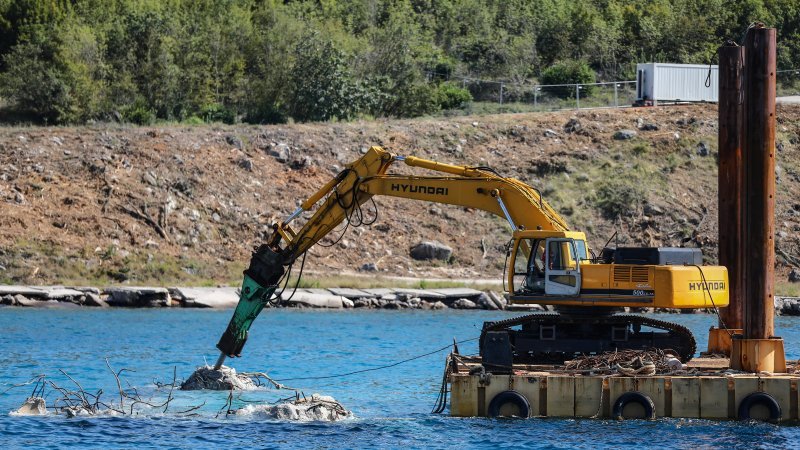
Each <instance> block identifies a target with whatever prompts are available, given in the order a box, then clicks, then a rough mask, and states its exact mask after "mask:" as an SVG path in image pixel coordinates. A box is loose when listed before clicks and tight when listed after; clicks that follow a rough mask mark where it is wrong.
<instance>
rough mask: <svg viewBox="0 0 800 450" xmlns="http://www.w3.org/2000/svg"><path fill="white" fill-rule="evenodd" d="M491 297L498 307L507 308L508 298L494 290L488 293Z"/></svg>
mask: <svg viewBox="0 0 800 450" xmlns="http://www.w3.org/2000/svg"><path fill="white" fill-rule="evenodd" d="M486 295H487V296H488V297H489V299H490V300H491V301H492V302H493V303H494V304H495V305H496V306H497V309H506V304H507V302H506V298H505V297H503V296H502V295H500V294H498V293H497V292H494V291H489V292H487V293H486Z"/></svg>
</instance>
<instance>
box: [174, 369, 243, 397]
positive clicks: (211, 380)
mask: <svg viewBox="0 0 800 450" xmlns="http://www.w3.org/2000/svg"><path fill="white" fill-rule="evenodd" d="M256 388H257V385H256V383H255V382H254V381H253V379H252V378H250V377H249V376H247V375H241V374H237V373H236V369H234V368H232V367H227V366H222V367H221V368H220V369H219V370H214V368H213V367H211V366H202V367H198V368H197V370H195V371H194V373H193V374H192V375H191V376H190V377H189V378H187V379H186V381H184V382H183V384H181V390H184V391H198V390H203V389H208V390H212V391H230V390H231V389H233V390H237V391H248V390H253V389H256Z"/></svg>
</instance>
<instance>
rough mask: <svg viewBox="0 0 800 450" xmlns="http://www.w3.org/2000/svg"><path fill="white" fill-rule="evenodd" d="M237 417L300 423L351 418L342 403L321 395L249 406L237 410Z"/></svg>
mask: <svg viewBox="0 0 800 450" xmlns="http://www.w3.org/2000/svg"><path fill="white" fill-rule="evenodd" d="M235 414H236V415H237V416H255V417H257V418H264V419H270V420H290V421H299V422H308V421H314V422H334V421H337V420H341V419H344V418H347V417H349V416H351V413H350V411H348V410H346V409H345V408H344V406H342V404H341V403H339V402H337V401H336V400H334V399H333V397H328V396H324V395H319V394H312V395H311V397H305V396H304V397H302V398H298V399H297V400H294V401H291V402H283V403H278V404H276V405H264V404H261V405H247V406H245V407H243V408H241V409H238V410H236V412H235Z"/></svg>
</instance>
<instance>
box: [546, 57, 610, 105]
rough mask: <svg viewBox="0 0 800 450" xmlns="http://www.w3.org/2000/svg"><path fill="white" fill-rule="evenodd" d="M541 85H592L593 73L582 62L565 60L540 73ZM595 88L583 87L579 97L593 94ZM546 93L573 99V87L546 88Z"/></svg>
mask: <svg viewBox="0 0 800 450" xmlns="http://www.w3.org/2000/svg"><path fill="white" fill-rule="evenodd" d="M540 82H541V83H542V84H587V83H594V82H595V77H594V71H593V70H592V69H591V67H589V65H588V64H586V63H585V62H584V61H575V60H566V61H561V62H557V63H555V64H553V65H552V66H550V67H548V68H547V69H545V70H544V72H542V76H541V79H540ZM595 88H596V86H583V89H582V90H581V96H586V97H588V96H590V95H592V94H594V92H595V90H596V89H595ZM546 92H549V93H552V94H553V95H556V96H558V97H561V98H575V86H558V87H552V88H546Z"/></svg>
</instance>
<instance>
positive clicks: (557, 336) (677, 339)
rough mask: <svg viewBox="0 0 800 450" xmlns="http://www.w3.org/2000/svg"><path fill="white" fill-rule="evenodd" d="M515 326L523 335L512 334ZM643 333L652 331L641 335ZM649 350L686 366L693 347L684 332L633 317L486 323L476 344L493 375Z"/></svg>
mask: <svg viewBox="0 0 800 450" xmlns="http://www.w3.org/2000/svg"><path fill="white" fill-rule="evenodd" d="M518 326H521V327H522V329H520V330H516V329H513V327H518ZM642 327H649V328H652V329H654V330H655V331H642ZM651 348H658V349H661V350H664V351H671V352H673V353H675V354H676V356H677V357H678V358H679V359H680V360H681V361H683V362H687V361H689V360H690V359H692V357H693V356H694V353H695V351H696V350H697V344H696V342H695V339H694V336H693V335H692V332H691V331H690V330H689V329H688V328H686V327H684V326H682V325H678V324H675V323H671V322H666V321H663V320H658V319H652V318H649V317H644V316H639V315H634V314H609V315H603V316H584V315H566V314H559V313H555V312H545V313H535V314H528V315H525V316H521V317H514V318H511V319H505V320H500V321H495V322H485V323H484V325H483V330H482V332H481V340H480V351H481V356H482V357H483V359H484V361H485V362H487V361H488V365H489V366H495V367H496V368H497V369H498V370H495V371H503V370H507V368H508V367H510V366H511V365H513V364H515V363H527V364H530V363H555V362H563V361H565V360H569V359H572V358H574V357H575V356H578V355H581V354H591V353H602V352H604V351H614V350H623V349H637V350H646V349H651Z"/></svg>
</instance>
